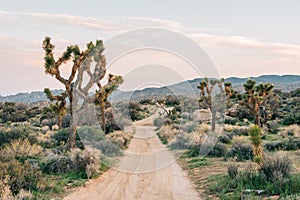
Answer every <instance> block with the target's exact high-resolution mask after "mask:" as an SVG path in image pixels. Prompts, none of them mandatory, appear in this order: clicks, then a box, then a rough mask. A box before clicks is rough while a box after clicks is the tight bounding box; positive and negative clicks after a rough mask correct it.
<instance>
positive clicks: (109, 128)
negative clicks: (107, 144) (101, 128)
mask: <svg viewBox="0 0 300 200" xmlns="http://www.w3.org/2000/svg"><path fill="white" fill-rule="evenodd" d="M117 120H118V123H117V121H116V117H115V116H114V113H113V110H112V109H106V111H105V131H106V132H105V133H106V134H107V133H111V132H113V131H115V130H121V128H123V127H120V125H121V124H122V125H126V124H124V120H123V121H122V122H121V121H120V120H121V119H117Z"/></svg>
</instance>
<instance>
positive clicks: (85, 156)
mask: <svg viewBox="0 0 300 200" xmlns="http://www.w3.org/2000/svg"><path fill="white" fill-rule="evenodd" d="M40 166H41V169H42V171H43V172H44V173H47V174H67V173H73V172H89V170H90V168H91V166H96V168H98V169H99V168H100V161H99V160H98V159H97V158H95V156H93V155H91V154H90V153H89V152H88V151H86V150H83V151H81V150H73V151H71V152H70V153H67V154H65V155H54V156H52V157H51V158H49V159H46V160H43V161H42V162H41V164H40ZM88 176H89V175H88V174H87V177H88ZM88 178H89V177H88Z"/></svg>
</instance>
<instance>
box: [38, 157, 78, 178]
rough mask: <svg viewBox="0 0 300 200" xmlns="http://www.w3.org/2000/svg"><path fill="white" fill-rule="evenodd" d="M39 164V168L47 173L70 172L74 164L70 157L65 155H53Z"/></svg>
mask: <svg viewBox="0 0 300 200" xmlns="http://www.w3.org/2000/svg"><path fill="white" fill-rule="evenodd" d="M40 166H41V170H42V171H43V172H44V173H47V174H52V173H54V174H57V173H59V174H60V173H63V174H65V173H69V172H72V171H74V169H75V164H74V162H73V161H72V159H71V158H70V157H67V156H65V155H59V156H58V155H55V156H53V157H52V158H51V159H47V160H46V161H43V162H42V163H41V164H40Z"/></svg>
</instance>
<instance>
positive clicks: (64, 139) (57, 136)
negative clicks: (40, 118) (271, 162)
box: [51, 128, 84, 149]
mask: <svg viewBox="0 0 300 200" xmlns="http://www.w3.org/2000/svg"><path fill="white" fill-rule="evenodd" d="M69 134H70V129H68V128H66V129H60V130H58V131H57V132H55V133H54V134H53V135H52V136H51V138H52V139H54V141H55V143H56V145H57V146H59V145H65V144H67V143H68V139H69ZM76 146H77V147H78V148H80V149H84V145H83V143H82V142H81V140H80V137H79V135H78V131H77V132H76Z"/></svg>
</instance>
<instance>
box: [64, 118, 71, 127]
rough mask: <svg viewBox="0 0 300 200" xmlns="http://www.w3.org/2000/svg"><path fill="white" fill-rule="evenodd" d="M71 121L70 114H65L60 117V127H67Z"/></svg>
mask: <svg viewBox="0 0 300 200" xmlns="http://www.w3.org/2000/svg"><path fill="white" fill-rule="evenodd" d="M70 123H71V116H70V115H65V116H63V118H62V128H69V127H70Z"/></svg>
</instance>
